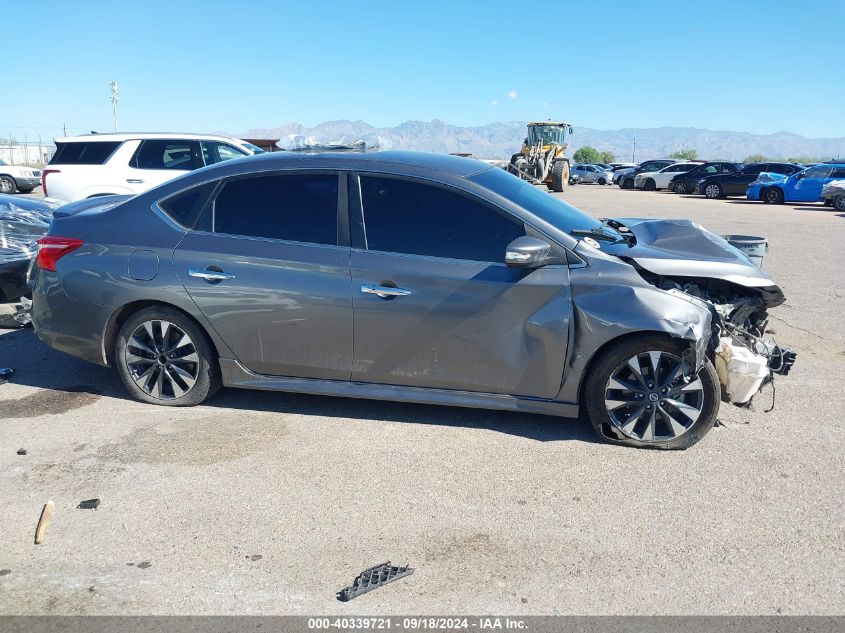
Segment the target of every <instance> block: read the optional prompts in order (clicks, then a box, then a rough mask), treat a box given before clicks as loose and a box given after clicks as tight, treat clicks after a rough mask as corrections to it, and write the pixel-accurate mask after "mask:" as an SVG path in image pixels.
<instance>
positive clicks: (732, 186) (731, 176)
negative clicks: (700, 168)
mask: <svg viewBox="0 0 845 633" xmlns="http://www.w3.org/2000/svg"><path fill="white" fill-rule="evenodd" d="M801 169H802V167H801V166H800V165H794V164H792V163H749V164H747V165H744V166H743V167H742V169H740V170H739V171H736V172H726V173H721V174H714V175H712V176H706V177H704V178H702V179H701V180H699V181H698V184H697V185H696V188H697V190H698V193H701V194H704V197H705V198H711V199H716V198H725V197H728V196H744V195H745V191H746V189H748V185H750V184H751V183H752V182H753V181H754V180H755V179H756V178H757V176H759V175H760V174H761V173H763V172H770V173H774V174H783V175H785V176H789V175H791V174H795V173H798V172H799V171H801Z"/></svg>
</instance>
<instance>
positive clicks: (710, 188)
mask: <svg viewBox="0 0 845 633" xmlns="http://www.w3.org/2000/svg"><path fill="white" fill-rule="evenodd" d="M704 197H705V198H710V199H711V200H718V199H719V198H721V197H722V186H721V185H719V184H718V183H715V182H711V183H710V184H709V185H707V186H706V187H704Z"/></svg>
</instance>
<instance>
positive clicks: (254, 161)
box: [205, 150, 497, 178]
mask: <svg viewBox="0 0 845 633" xmlns="http://www.w3.org/2000/svg"><path fill="white" fill-rule="evenodd" d="M236 162H237V163H239V164H240V165H246V164H249V166H250V171H262V170H270V169H309V168H311V169H352V170H354V169H361V170H366V171H375V170H379V169H385V170H386V171H398V172H401V171H404V170H403V169H401V168H408V167H412V168H415V169H416V170H424V171H431V172H442V173H446V174H449V175H451V176H457V177H461V178H465V177H467V176H472V175H475V174H478V173H480V172H482V171H487V170H489V169H497V168H496V167H492V166H491V165H489V164H487V163H484V162H482V161H480V160H475V159H474V158H464V157H462V156H451V155H449V154H435V153H432V152H414V151H409V150H385V151H378V152H307V151H306V152H299V151H297V152H290V151H287V152H267V153H264V154H257V155H255V156H249V157H247V158H244V159H238V160H237V161H224V162H222V163H217V164H216V165H212V166H211V167H206V168H205V169H206V170H210V169H215V168H216V169H220V170H225V169H226V167H227V165H231V166H234V164H235V163H236ZM397 168H399V169H397Z"/></svg>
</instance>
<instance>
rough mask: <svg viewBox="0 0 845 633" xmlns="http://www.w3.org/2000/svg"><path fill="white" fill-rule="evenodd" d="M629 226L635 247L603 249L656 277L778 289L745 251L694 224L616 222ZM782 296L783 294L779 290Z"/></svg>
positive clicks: (635, 220) (664, 221) (632, 220)
mask: <svg viewBox="0 0 845 633" xmlns="http://www.w3.org/2000/svg"><path fill="white" fill-rule="evenodd" d="M616 219H617V220H618V221H619V222H621V223H622V224H624V225H625V226H627V227H628V228H629V229H630V230H631V233H633V234H634V237H636V238H637V243H636V244H635V245H633V246H632V245H629V244H626V243H624V242H620V243H618V244H602V245H601V249H602V250H603V251H605V252H607V253H610V254H612V255H616V256H617V257H622V258H624V259H628V260H633V261H634V262H636V264H637V265H638V266H640V267H642V268H644V269H645V270H647V271H649V272H651V273H654V274H656V275H665V276H671V277H690V278H707V279H723V280H725V281H729V282H731V283H735V284H738V285H740V286H745V287H748V288H766V289H775V288H776V287H777V286H776V284H775V282H774V281H772V279H771V277H769V276H768V275H767V274H766V273H765V272H764V271H763V270H762V269H761V268H759V267H758V266H755V265H754V264H753V263H752V262H751V260H750V259H748V258H747V257H746V256H745V255H744V254H743V253H742V251H740V250H738V249H736V248H734V247H733V246H731V245H730V244H728V242H726V241H725V240H724V239H722V238H721V237H719V236H718V235H715V234H713V233H711V232H710V231H708V230H706V229H704V228H702V227H701V226H700V225H698V224H696V223H695V222H692V221H690V220H647V219H641V218H616ZM778 292H779V290H778Z"/></svg>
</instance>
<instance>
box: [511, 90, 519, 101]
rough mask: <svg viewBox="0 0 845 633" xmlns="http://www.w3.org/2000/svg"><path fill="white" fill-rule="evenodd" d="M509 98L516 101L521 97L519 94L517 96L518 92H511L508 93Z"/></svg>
mask: <svg viewBox="0 0 845 633" xmlns="http://www.w3.org/2000/svg"><path fill="white" fill-rule="evenodd" d="M508 96H509V97H510V98H511V99H516V98H517V97H518V96H519V95H518V94H516V90H509V91H508Z"/></svg>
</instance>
